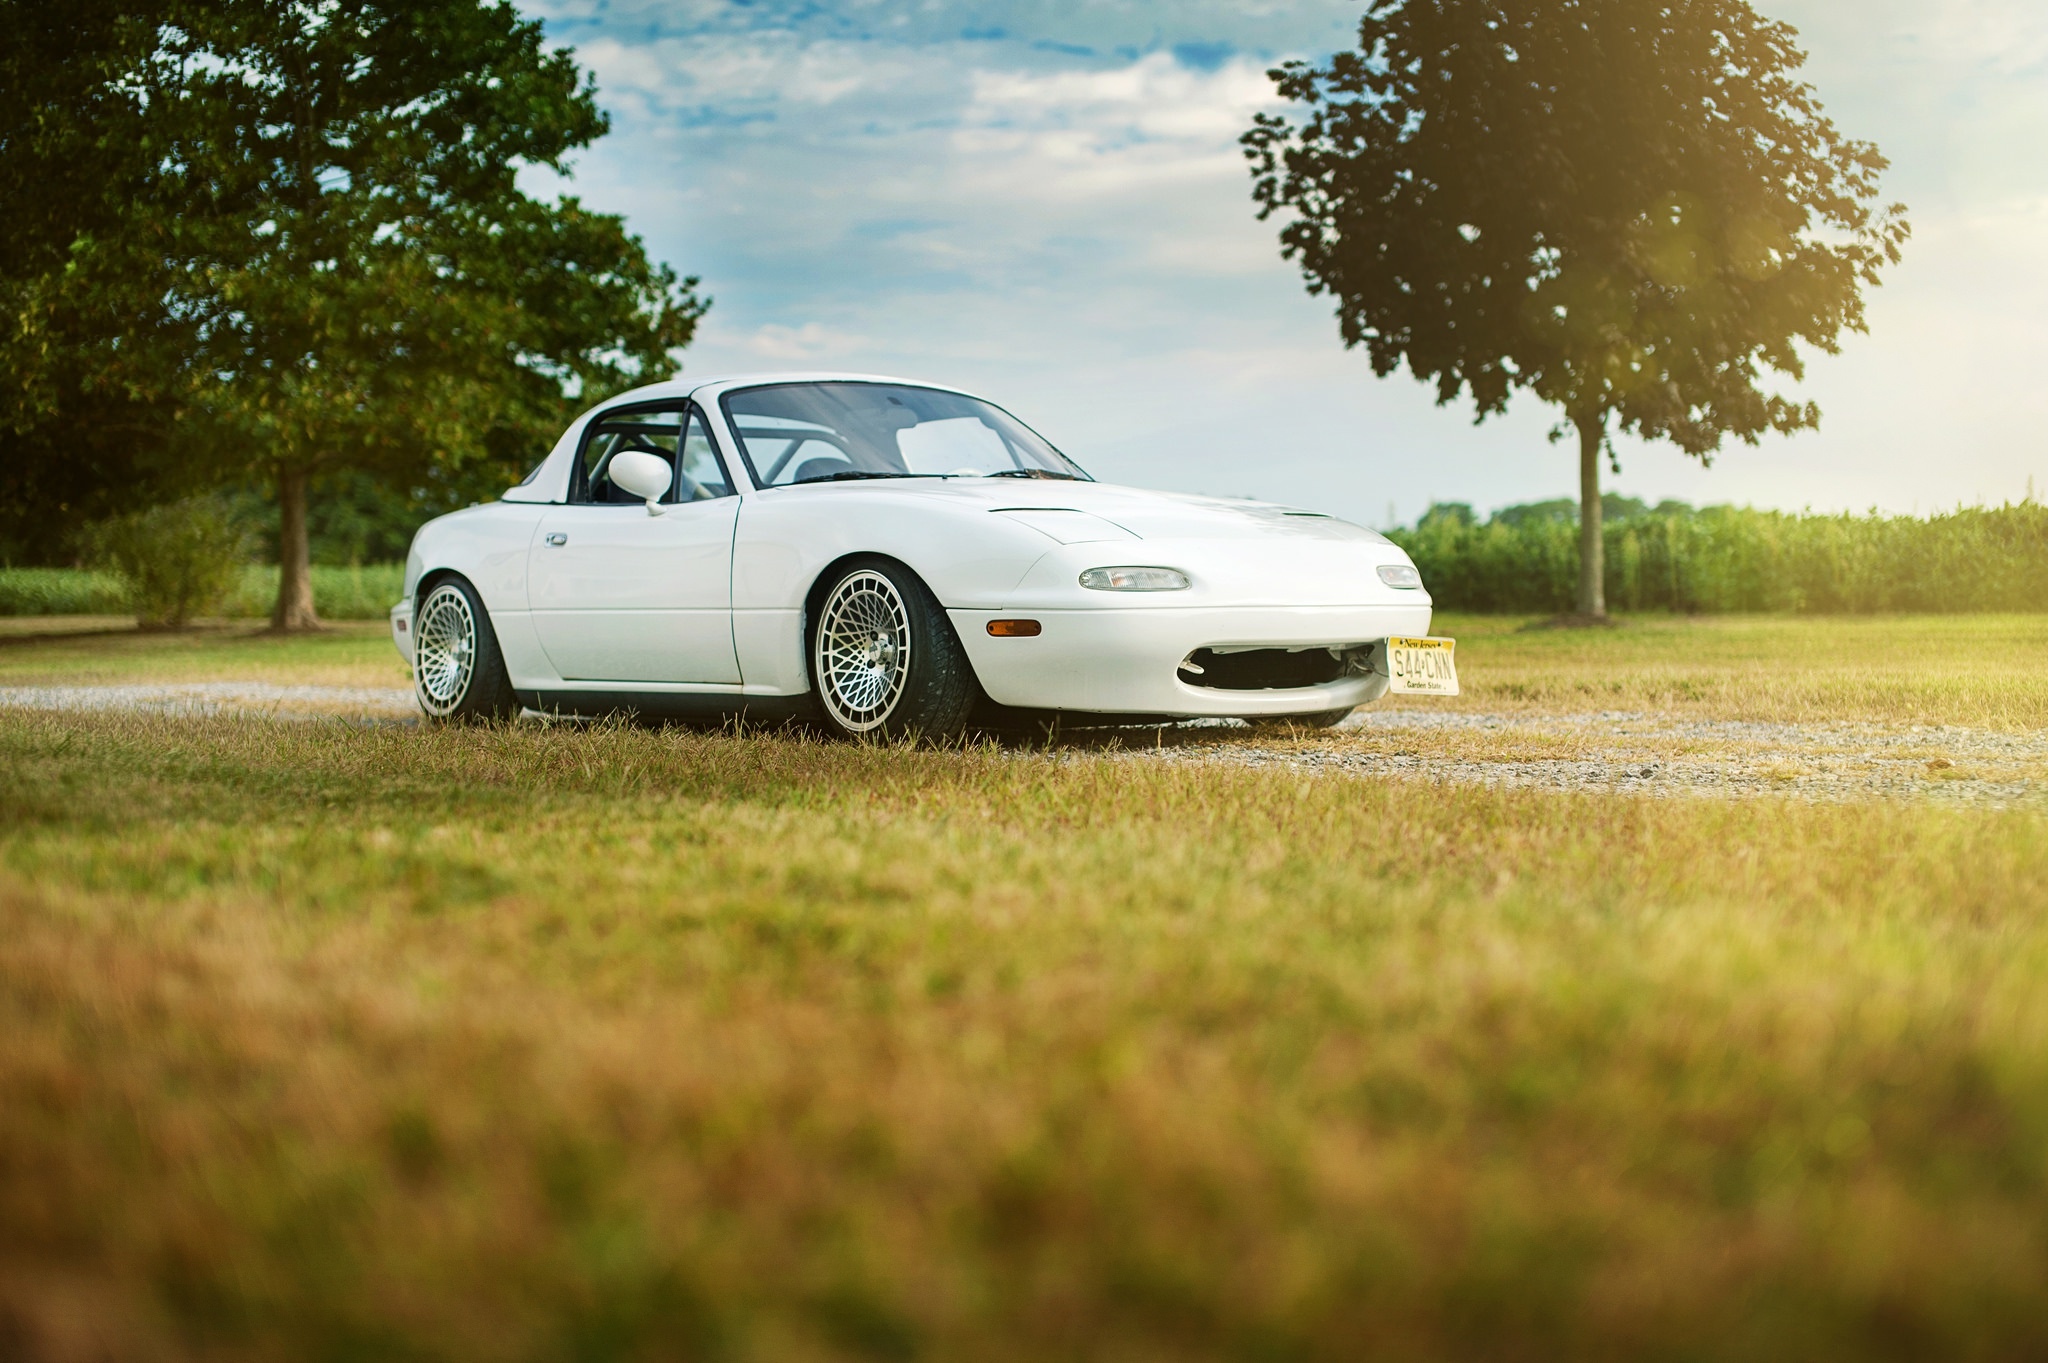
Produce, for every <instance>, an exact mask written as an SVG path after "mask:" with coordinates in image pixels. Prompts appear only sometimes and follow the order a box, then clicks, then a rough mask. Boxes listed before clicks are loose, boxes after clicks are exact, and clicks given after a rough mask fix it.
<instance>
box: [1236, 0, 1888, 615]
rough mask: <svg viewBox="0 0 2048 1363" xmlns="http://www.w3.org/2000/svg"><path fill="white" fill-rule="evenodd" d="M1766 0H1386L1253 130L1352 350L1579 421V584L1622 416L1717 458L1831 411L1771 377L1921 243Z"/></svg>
mask: <svg viewBox="0 0 2048 1363" xmlns="http://www.w3.org/2000/svg"><path fill="white" fill-rule="evenodd" d="M1804 61H1805V54H1804V53H1803V52H1802V51H1801V50H1800V48H1799V46H1798V42H1797V34H1796V33H1795V32H1794V30H1793V29H1792V28H1791V27H1789V26H1788V25H1785V24H1783V23H1778V22H1774V21H1772V20H1769V19H1766V18H1764V17H1762V16H1761V15H1759V14H1757V12H1756V11H1755V10H1753V9H1752V8H1751V7H1750V6H1749V5H1748V4H1747V3H1744V0H1379V2H1378V3H1374V4H1372V5H1371V6H1370V7H1369V8H1368V9H1367V11H1366V14H1365V16H1364V18H1363V19H1362V20H1361V21H1360V24H1359V45H1358V48H1357V50H1355V51H1345V52H1339V53H1337V54H1336V55H1335V56H1333V57H1332V58H1330V60H1329V61H1327V62H1325V63H1323V64H1321V65H1312V64H1308V63H1302V62H1293V63H1289V64H1287V65H1285V66H1283V67H1281V68H1279V69H1278V70H1276V71H1274V72H1273V73H1272V75H1273V79H1274V81H1275V83H1276V85H1277V87H1278V89H1279V92H1280V93H1281V94H1282V95H1284V96H1285V97H1286V98H1287V99H1289V100H1291V101H1294V102H1296V103H1297V104H1299V105H1300V106H1302V111H1301V112H1300V113H1299V114H1297V116H1296V118H1295V119H1290V118H1288V117H1286V116H1284V115H1270V114H1262V115H1259V116H1258V118H1257V120H1256V122H1255V124H1254V126H1253V127H1252V128H1251V130H1250V131H1249V132H1247V133H1246V135H1245V138H1244V142H1245V147H1246V154H1247V156H1248V157H1249V158H1250V160H1251V163H1252V170H1253V175H1254V181H1255V183H1254V190H1253V194H1254V198H1255V200H1256V202H1257V203H1258V205H1259V212H1260V216H1261V217H1269V216H1272V215H1275V214H1279V215H1283V216H1284V218H1285V225H1284V226H1283V227H1282V229H1281V233H1280V241H1281V249H1282V254H1283V255H1284V256H1285V257H1286V258H1288V259H1291V260H1295V261H1298V262H1299V263H1300V265H1301V269H1302V272H1303V274H1304V276H1305V277H1306V279H1307V282H1308V287H1309V291H1310V292H1311V293H1314V294H1328V295H1330V296H1332V297H1334V298H1335V300H1336V303H1337V319H1338V324H1339V328H1340V331H1341V334H1342V336H1343V340H1344V343H1345V345H1346V346H1347V347H1362V348H1363V349H1364V350H1365V352H1366V354H1367V356H1368V358H1369V359H1370V361H1371V364H1372V367H1373V371H1374V372H1375V373H1376V374H1378V375H1379V376H1381V377H1385V376H1387V375H1389V374H1391V373H1393V372H1394V371H1395V370H1396V369H1397V368H1399V367H1401V366H1402V365H1404V364H1405V365H1406V366H1407V367H1408V368H1409V370H1410V372H1412V373H1413V374H1414V375H1415V376H1416V377H1417V378H1419V379H1422V380H1424V381H1427V382H1429V383H1431V384H1433V385H1434V386H1435V388H1436V393H1437V400H1438V401H1439V402H1440V403H1449V402H1452V401H1455V400H1457V399H1458V398H1460V397H1461V396H1465V397H1469V398H1470V400H1471V401H1472V403H1473V405H1474V407H1475V408H1476V411H1477V416H1478V419H1480V420H1484V419H1485V418H1486V417H1487V416H1490V415H1493V414H1496V413H1499V412H1501V411H1503V410H1504V409H1505V408H1506V406H1507V404H1508V401H1509V399H1510V397H1511V396H1512V395H1513V394H1514V393H1515V392H1516V391H1517V390H1526V391H1528V392H1530V393H1533V394H1534V395H1535V396H1536V397H1538V398H1540V399H1541V400H1542V401H1544V402H1546V403H1548V404H1551V405H1553V406H1555V407H1557V408H1558V409H1559V410H1560V412H1561V413H1562V415H1563V418H1564V425H1563V426H1562V427H1561V428H1560V430H1562V429H1566V428H1570V429H1574V430H1576V432H1577V433H1578V436H1579V445H1580V470H1581V495H1580V511H1581V517H1582V555H1583V557H1584V559H1585V562H1584V563H1583V564H1582V589H1581V594H1580V601H1579V608H1580V610H1581V612H1582V613H1585V614H1588V615H1600V614H1603V613H1604V603H1603V601H1602V599H1601V592H1600V565H1599V555H1600V535H1599V519H1600V511H1599V507H1600V497H1599V482H1598V480H1599V458H1600V455H1601V453H1602V451H1603V450H1605V451H1606V452H1607V453H1608V456H1609V458H1610V459H1611V458H1612V450H1611V446H1609V444H1608V442H1609V440H1610V438H1611V436H1612V435H1613V434H1614V433H1616V432H1628V433H1632V434H1636V435H1639V436H1643V437H1645V438H1649V439H1661V440H1668V441H1670V442H1672V443H1673V444H1675V445H1677V446H1678V448H1679V449H1681V450H1683V451H1684V452H1686V453H1687V454H1691V455H1694V456H1697V457H1700V458H1702V459H1707V458H1709V457H1710V456H1711V455H1712V453H1713V452H1714V451H1715V450H1716V449H1718V448H1719V447H1720V446H1721V444H1722V442H1723V441H1724V440H1725V439H1726V438H1727V437H1729V436H1731V435H1732V436H1735V437H1737V438H1740V439H1742V440H1745V441H1749V442H1751V443H1755V442H1756V441H1757V440H1758V439H1759V437H1760V436H1761V435H1763V434H1764V433H1765V432H1768V431H1779V432H1791V431H1796V430H1800V429H1803V428H1807V427H1812V426H1815V425H1817V424H1818V422H1819V420H1820V413H1819V410H1818V409H1817V408H1816V407H1815V406H1814V405H1813V404H1811V403H1800V402H1797V401H1794V400H1792V399H1790V398H1787V397H1785V396H1782V395H1781V394H1778V393H1775V392H1772V391H1769V390H1768V389H1767V388H1766V386H1765V384H1766V380H1767V377H1768V376H1767V371H1770V372H1775V373H1776V374H1779V375H1783V376H1785V377H1786V378H1789V379H1793V380H1796V379H1798V378H1800V377H1802V376H1803V374H1804V361H1803V359H1802V354H1801V347H1802V346H1807V347H1811V348H1812V349H1814V350H1818V351H1822V352H1830V353H1832V352H1834V351H1835V350H1837V348H1838V346H1839V338H1840V336H1841V334H1842V332H1843V331H1845V330H1852V331H1861V330H1863V329H1864V326H1865V321H1864V308H1863V298H1862V288H1863V286H1865V285H1874V284H1876V283H1877V282H1878V275H1879V271H1880V269H1881V268H1882V267H1883V266H1884V265H1886V264H1889V263H1896V262H1897V260H1898V259H1899V252H1900V247H1901V246H1902V244H1903V243H1904V241H1905V239H1906V237H1907V234H1908V228H1907V225H1906V222H1905V220H1904V217H1903V213H1904V209H1903V207H1902V206H1900V205H1896V204H1894V205H1891V206H1889V207H1883V208H1880V207H1879V206H1878V198H1879V193H1878V185H1879V176H1880V174H1881V172H1882V171H1883V170H1884V169H1885V166H1886V162H1885V160H1884V158H1883V157H1882V156H1881V155H1880V154H1879V153H1878V151H1877V149H1876V148H1875V147H1874V146H1872V145H1870V144H1869V143H1865V142H1858V141H1855V140H1852V139H1850V138H1848V137H1845V136H1843V135H1842V134H1841V133H1840V132H1839V131H1838V130H1837V129H1836V128H1835V126H1834V124H1833V123H1832V122H1831V121H1829V119H1828V118H1827V117H1826V115H1825V114H1824V113H1823V111H1822V109H1821V105H1820V101H1819V99H1818V97H1817V95H1816V93H1815V92H1814V90H1813V89H1812V87H1811V86H1809V85H1807V84H1806V83H1804V82H1803V81H1801V80H1800V79H1799V77H1798V72H1799V70H1800V68H1801V66H1802V65H1803V63H1804Z"/></svg>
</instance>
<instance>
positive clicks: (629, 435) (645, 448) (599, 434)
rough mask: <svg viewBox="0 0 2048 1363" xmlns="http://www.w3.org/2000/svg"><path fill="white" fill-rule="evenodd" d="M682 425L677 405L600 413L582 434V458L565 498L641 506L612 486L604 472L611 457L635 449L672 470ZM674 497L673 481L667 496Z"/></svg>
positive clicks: (608, 467) (681, 417) (637, 498)
mask: <svg viewBox="0 0 2048 1363" xmlns="http://www.w3.org/2000/svg"><path fill="white" fill-rule="evenodd" d="M682 425H683V409H682V408H681V407H679V406H670V407H631V408H622V409H620V410H618V411H613V412H606V413H604V414H602V415H601V416H599V417H598V418H597V419H596V420H595V421H592V422H591V423H590V427H589V429H587V430H586V431H585V432H584V433H583V457H582V459H581V460H579V461H578V463H577V467H576V483H575V486H574V487H572V488H571V489H570V490H569V500H570V501H572V502H594V503H599V504H614V505H619V506H639V505H641V504H642V499H641V498H639V497H635V496H634V495H633V494H632V493H630V492H627V491H625V490H624V489H623V488H618V487H614V486H612V480H611V478H610V476H609V473H608V470H609V469H610V467H611V462H612V459H613V458H614V456H617V455H620V454H624V453H625V452H626V451H627V450H639V451H641V452H642V453H645V454H651V455H654V456H656V457H657V458H659V459H660V460H662V462H664V463H666V464H667V465H668V466H669V468H670V469H674V468H675V465H676V444H677V435H678V432H680V430H681V429H682ZM674 496H675V489H674V484H673V483H671V484H670V489H669V497H670V499H671V500H673V499H674Z"/></svg>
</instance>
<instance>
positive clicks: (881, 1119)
mask: <svg viewBox="0 0 2048 1363" xmlns="http://www.w3.org/2000/svg"><path fill="white" fill-rule="evenodd" d="M2043 833H2044V828H2043V825H2042V822H2041V821H2040V820H2039V819H2038V818H2035V817H2032V816H2028V815H2020V814H2002V815H2001V814H1961V813H1950V812H1944V811H1936V810H1928V809H1921V808H1912V807H1907V806H1897V805H1875V806H1860V807H1809V806H1801V805H1790V804H1781V803H1778V802H1775V801H1756V802H1749V803H1721V802H1709V801H1698V802H1684V803H1674V802H1655V801H1641V800H1632V799H1616V798H1606V799H1588V798H1578V797H1571V796H1561V795H1547V794H1536V793H1531V792H1497V791H1488V790H1484V789H1479V788H1472V787H1452V786H1441V787H1438V786H1427V785H1415V784H1401V783H1386V782H1376V781H1356V780H1346V779H1326V780H1315V781H1309V780H1303V779H1300V778H1299V777H1297V776H1296V775H1294V774H1291V773H1287V772H1281V771H1237V770H1230V769H1220V768H1217V767H1214V766H1189V765H1174V764H1167V763H1133V762H1130V761H1127V760H1120V759H1118V758H1117V757H1115V756H1114V755H1112V754H1096V753H1090V752H1067V753H1061V754H1052V755H1034V754H1018V753H999V752H995V751H989V750H976V751H970V752H965V753H959V752H954V753H933V752H913V751H902V750H873V749H860V748H851V747H829V746H819V745H814V744H806V743H802V742H796V741H790V740H784V739H758V738H756V739H745V740H736V739H732V738H727V737H720V736H714V735H700V734H690V733H682V732H651V731H638V730H631V729H622V728H600V729H596V730H580V729H569V728H560V727H555V728H550V727H542V726H521V727H517V728H512V729H501V730H492V731H482V732H446V731H410V732H408V731H392V730H363V729H355V728H350V727H347V726H342V725H333V726H327V725H308V724H263V723H248V722H242V723H237V722H228V721H196V722H195V721H171V720H162V719H144V718H117V717H107V716H95V717H83V716H28V715H21V714H13V715H6V716H0V1353H4V1352H7V1348H6V1346H7V1345H8V1344H11V1345H13V1346H14V1347H13V1352H14V1353H15V1354H17V1355H22V1354H25V1355H27V1356H28V1357H31V1358H44V1359H70V1358H81V1359H83V1358H97V1357H107V1356H111V1357H120V1358H138V1359H146V1358H164V1359H176V1358H234V1359H266V1358H278V1359H284V1358H292V1359H299V1358H323V1359H326V1358H331V1359H343V1358H366V1359H367V1358H376V1359H390V1358H421V1359H426V1358H447V1359H462V1360H489V1359H507V1360H515V1359H517V1360H524V1359H644V1358H694V1357H718V1356H726V1357H734V1358H759V1359H777V1360H781V1359H794V1360H803V1359H813V1358H816V1359H823V1358H915V1357H928V1358H989V1359H1008V1358H1015V1359H1042V1358H1047V1357H1066V1358H1079V1359H1118V1360H1123V1359H1129V1360H1165V1359H1197V1358H1262V1359H1285V1358H1299V1359H1355V1358H1360V1357H1398V1358H1410V1359H1438V1358H1443V1359H1449V1358H1470V1359H1488V1360H1493V1359H1518V1358H1519V1359H1552V1358H1574V1359H1580V1358H1610V1357H1611V1358H1621V1357H1627V1358H1657V1357H1670V1358H1674V1359H1678V1358H1682V1359H1688V1360H1704V1359H1724V1358H1727V1359H1733V1358H1756V1357H1769V1358H1786V1357H1812V1358H1823V1357H1824V1358H1829V1359H1861V1358H1869V1359H1891V1358H1898V1357H1943V1358H2012V1357H2021V1356H2029V1355H2038V1354H2040V1353H2041V1352H2042V1351H2043V1350H2048V996H2044V995H2043V993H2042V991H2041V990H2040V988H2039V981H2040V979H2041V978H2042V975H2043V970H2044V967H2048V919H2044V914H2043V909H2044V907H2048V905H2044V893H2043V891H2042V888H2041V887H2042V885H2043V884H2044V883H2048V837H2044V836H2043Z"/></svg>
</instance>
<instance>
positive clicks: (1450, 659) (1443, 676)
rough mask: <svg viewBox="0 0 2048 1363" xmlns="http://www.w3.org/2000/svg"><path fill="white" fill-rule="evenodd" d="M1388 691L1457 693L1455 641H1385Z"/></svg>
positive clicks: (1439, 694)
mask: <svg viewBox="0 0 2048 1363" xmlns="http://www.w3.org/2000/svg"><path fill="white" fill-rule="evenodd" d="M1387 676H1388V678H1389V685H1388V686H1387V689H1388V690H1389V691H1394V692H1398V693H1401V694H1405V695H1413V696H1455V695H1457V694H1458V641H1457V640H1455V639H1389V640H1387Z"/></svg>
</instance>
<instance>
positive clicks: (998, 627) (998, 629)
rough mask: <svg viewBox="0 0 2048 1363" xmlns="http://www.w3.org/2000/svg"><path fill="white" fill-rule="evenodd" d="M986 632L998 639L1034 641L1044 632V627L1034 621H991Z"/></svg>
mask: <svg viewBox="0 0 2048 1363" xmlns="http://www.w3.org/2000/svg"><path fill="white" fill-rule="evenodd" d="M988 632H989V633H990V634H993V635H995V637H996V638H998V639H1036V638H1037V637H1038V636H1039V635H1040V634H1043V633H1044V632H1045V626H1043V625H1041V624H1039V623H1038V622H1037V621H1036V620H991V621H989V622H988Z"/></svg>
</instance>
